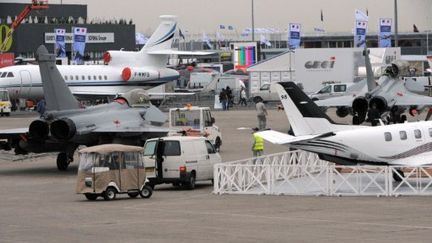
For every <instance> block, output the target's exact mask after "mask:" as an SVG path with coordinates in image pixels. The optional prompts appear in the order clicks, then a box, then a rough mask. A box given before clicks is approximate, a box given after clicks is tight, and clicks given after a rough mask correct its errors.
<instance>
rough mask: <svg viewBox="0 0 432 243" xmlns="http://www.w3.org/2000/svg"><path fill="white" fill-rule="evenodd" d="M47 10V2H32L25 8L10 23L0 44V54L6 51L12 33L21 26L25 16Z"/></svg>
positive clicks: (39, 0)
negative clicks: (32, 12)
mask: <svg viewBox="0 0 432 243" xmlns="http://www.w3.org/2000/svg"><path fill="white" fill-rule="evenodd" d="M47 8H48V0H32V4H31V5H27V6H25V8H24V9H23V11H21V13H20V14H19V15H18V17H16V19H15V20H14V21H13V22H12V24H11V26H10V28H9V30H8V31H7V32H6V35H5V38H4V40H3V42H2V43H1V44H0V53H3V52H4V51H7V50H5V49H6V46H7V44H8V42H9V40H10V38H12V34H13V33H14V31H15V29H17V28H18V26H19V25H20V24H21V22H22V21H23V20H24V19H25V18H27V16H28V15H29V14H30V12H31V11H32V10H44V9H47Z"/></svg>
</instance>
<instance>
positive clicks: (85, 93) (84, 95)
mask: <svg viewBox="0 0 432 243" xmlns="http://www.w3.org/2000/svg"><path fill="white" fill-rule="evenodd" d="M72 94H73V95H75V96H77V97H79V98H89V97H94V98H95V97H113V98H114V97H116V96H117V95H121V94H123V93H119V92H109V91H94V90H92V91H91V92H88V91H73V92H72ZM194 94H195V93H193V92H190V93H189V92H178V93H177V92H170V93H168V92H167V93H163V92H160V93H155V92H149V93H147V95H148V96H188V95H194Z"/></svg>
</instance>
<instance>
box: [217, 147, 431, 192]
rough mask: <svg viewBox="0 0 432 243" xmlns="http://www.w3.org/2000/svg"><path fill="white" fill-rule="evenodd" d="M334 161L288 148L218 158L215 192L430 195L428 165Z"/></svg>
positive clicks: (429, 171) (429, 169) (429, 170)
mask: <svg viewBox="0 0 432 243" xmlns="http://www.w3.org/2000/svg"><path fill="white" fill-rule="evenodd" d="M395 173H396V174H397V173H400V168H399V167H395V166H340V165H335V164H334V163H329V162H326V161H323V160H320V159H319V158H318V156H317V155H316V154H314V153H309V152H305V151H300V150H296V151H290V152H284V153H278V154H272V155H266V156H261V157H257V158H250V159H245V160H238V161H233V162H227V163H221V164H217V165H215V168H214V191H213V192H214V193H216V194H224V193H229V194H267V195H326V196H342V195H344V196H361V195H368V196H399V195H432V167H413V168H403V173H404V177H401V181H395V180H394V179H393V175H394V174H395Z"/></svg>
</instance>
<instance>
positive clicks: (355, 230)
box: [0, 110, 432, 242]
mask: <svg viewBox="0 0 432 243" xmlns="http://www.w3.org/2000/svg"><path fill="white" fill-rule="evenodd" d="M332 115H333V114H332ZM213 116H214V117H215V119H216V124H217V125H218V126H219V127H220V128H221V129H222V133H223V145H222V149H221V156H222V158H223V160H224V161H232V160H238V159H244V158H248V157H250V156H251V155H252V151H251V146H252V135H251V131H250V130H247V129H246V130H238V129H237V128H239V127H255V126H257V120H256V116H255V111H254V110H231V111H226V112H223V111H216V112H213ZM36 118H37V116H36V115H35V114H34V113H30V114H26V113H24V114H23V113H21V114H18V115H17V114H12V116H11V117H9V118H6V117H2V118H0V129H4V128H17V127H25V126H28V124H29V123H30V122H31V121H32V120H33V119H36ZM338 121H341V120H338ZM342 121H343V120H342ZM268 127H270V128H272V129H275V130H279V131H287V130H288V121H287V119H286V116H285V114H284V112H280V111H279V112H278V111H276V110H271V111H270V113H269V117H268ZM285 150H286V148H285V147H282V146H277V145H272V144H268V143H266V149H265V153H266V154H270V153H276V152H282V151H285ZM6 155H8V156H10V154H6ZM76 173H77V163H76V162H74V163H73V164H72V165H71V167H70V168H69V170H68V171H66V172H59V171H57V168H56V165H55V155H48V156H44V157H38V158H33V159H30V160H18V161H11V160H5V159H3V160H0V185H2V186H1V187H0V195H1V197H0V242H71V241H74V242H91V241H93V242H120V241H121V242H348V241H349V242H394V241H402V242H403V241H409V242H428V241H430V235H431V233H430V232H431V230H432V218H431V217H430V216H429V214H428V212H430V211H431V210H432V204H431V203H430V198H429V197H416V196H410V197H397V198H394V197H391V198H386V197H380V198H378V197H316V196H309V197H308V196H254V195H214V194H212V189H213V188H212V186H211V184H210V182H201V183H199V184H198V186H197V188H196V189H195V190H193V191H189V190H183V189H180V188H174V187H172V186H171V185H161V186H157V187H156V190H155V191H154V193H153V196H152V197H151V198H150V199H130V198H128V197H127V196H123V195H120V196H119V199H118V200H114V201H109V202H106V201H103V200H98V201H96V202H91V201H87V200H86V199H85V197H84V196H83V195H80V194H75V183H76Z"/></svg>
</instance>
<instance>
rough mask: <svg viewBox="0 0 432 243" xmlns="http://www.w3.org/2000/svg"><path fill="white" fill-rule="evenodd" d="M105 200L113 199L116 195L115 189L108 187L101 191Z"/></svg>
mask: <svg viewBox="0 0 432 243" xmlns="http://www.w3.org/2000/svg"><path fill="white" fill-rule="evenodd" d="M102 196H103V198H104V199H105V201H110V200H114V199H115V198H116V196H117V190H116V189H115V188H114V187H108V188H107V189H106V191H104V192H103V193H102Z"/></svg>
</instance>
